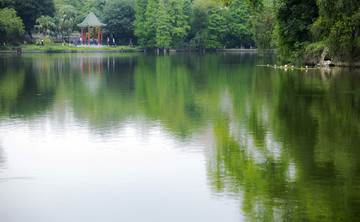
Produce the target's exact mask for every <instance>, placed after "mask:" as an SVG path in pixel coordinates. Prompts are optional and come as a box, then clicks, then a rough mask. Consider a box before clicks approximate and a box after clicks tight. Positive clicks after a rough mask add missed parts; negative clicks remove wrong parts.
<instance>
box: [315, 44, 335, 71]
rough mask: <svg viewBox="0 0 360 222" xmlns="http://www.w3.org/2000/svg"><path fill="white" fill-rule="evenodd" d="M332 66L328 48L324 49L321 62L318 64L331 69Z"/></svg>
mask: <svg viewBox="0 0 360 222" xmlns="http://www.w3.org/2000/svg"><path fill="white" fill-rule="evenodd" d="M331 64H332V62H331V60H330V53H329V49H328V48H327V47H325V48H324V50H323V52H322V53H321V57H320V61H319V63H318V64H317V66H319V67H329V66H330V65H331Z"/></svg>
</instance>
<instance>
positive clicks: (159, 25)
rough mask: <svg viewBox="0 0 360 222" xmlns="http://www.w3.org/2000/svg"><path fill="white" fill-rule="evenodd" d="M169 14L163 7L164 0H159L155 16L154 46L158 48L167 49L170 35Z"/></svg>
mask: <svg viewBox="0 0 360 222" xmlns="http://www.w3.org/2000/svg"><path fill="white" fill-rule="evenodd" d="M170 30H171V24H170V16H169V15H168V13H167V10H166V8H165V4H164V0H159V7H158V10H157V18H156V45H155V46H156V47H157V48H160V49H169V48H170V42H171V36H170Z"/></svg>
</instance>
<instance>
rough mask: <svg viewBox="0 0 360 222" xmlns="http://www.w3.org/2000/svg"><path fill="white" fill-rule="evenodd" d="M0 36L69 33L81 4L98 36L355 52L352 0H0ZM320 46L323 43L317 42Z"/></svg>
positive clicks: (359, 9) (359, 19) (342, 54)
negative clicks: (96, 23)
mask: <svg viewBox="0 0 360 222" xmlns="http://www.w3.org/2000/svg"><path fill="white" fill-rule="evenodd" d="M0 7H1V9H0V38H1V41H2V42H5V43H7V42H11V41H13V40H14V39H17V38H19V37H21V36H23V35H24V31H26V32H27V33H29V34H31V33H32V32H41V33H43V34H44V35H49V36H61V37H63V38H64V39H66V38H67V39H69V36H70V34H71V33H72V32H74V31H79V29H78V27H76V24H78V23H80V22H81V21H82V20H83V19H84V18H85V17H86V16H87V14H88V13H89V12H91V11H92V12H94V13H95V14H96V16H97V17H98V18H99V19H100V20H101V21H102V22H103V23H106V24H107V27H106V28H105V29H104V36H105V37H110V38H112V37H113V38H115V39H116V42H117V43H118V44H123V45H126V44H129V43H130V40H131V41H132V43H134V44H137V45H139V46H140V47H142V48H146V49H152V48H159V49H170V48H184V47H190V48H199V49H215V48H224V47H225V48H241V47H244V48H249V47H257V48H259V49H260V51H261V52H267V51H269V52H270V50H271V49H276V51H277V53H278V54H279V55H281V56H283V57H284V58H306V57H315V58H316V59H318V58H319V57H320V55H321V53H323V52H324V51H327V56H328V57H331V58H332V59H339V60H343V61H355V60H359V57H360V37H359V34H360V33H359V31H360V1H353V0H301V1H294V0H77V1H73V0H0ZM324 49H325V50H324Z"/></svg>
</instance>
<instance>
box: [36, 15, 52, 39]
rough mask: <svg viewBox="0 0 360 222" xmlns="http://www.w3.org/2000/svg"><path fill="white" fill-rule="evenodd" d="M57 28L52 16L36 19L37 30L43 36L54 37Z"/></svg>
mask: <svg viewBox="0 0 360 222" xmlns="http://www.w3.org/2000/svg"><path fill="white" fill-rule="evenodd" d="M55 27H56V26H55V20H54V19H53V18H51V17H50V16H41V17H40V18H38V19H36V25H35V29H36V30H38V31H39V32H40V33H42V34H43V36H46V35H52V32H53V30H54V29H55Z"/></svg>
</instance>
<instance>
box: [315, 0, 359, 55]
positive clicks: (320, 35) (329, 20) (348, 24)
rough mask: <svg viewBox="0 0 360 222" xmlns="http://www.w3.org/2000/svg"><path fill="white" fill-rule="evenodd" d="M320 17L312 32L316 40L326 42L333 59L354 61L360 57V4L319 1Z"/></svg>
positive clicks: (342, 0)
mask: <svg viewBox="0 0 360 222" xmlns="http://www.w3.org/2000/svg"><path fill="white" fill-rule="evenodd" d="M318 6H319V17H318V18H317V20H316V22H315V23H314V24H313V25H312V28H311V31H312V34H313V35H314V37H315V38H316V40H318V41H322V40H325V41H326V42H327V43H328V45H329V48H330V54H332V57H333V58H335V59H339V60H345V61H352V60H354V59H355V58H356V57H359V56H360V36H359V32H360V2H359V1H351V0H337V1H334V0H331V1H330V0H322V1H318Z"/></svg>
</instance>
